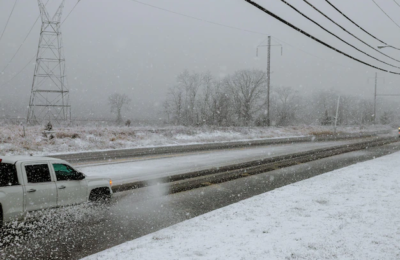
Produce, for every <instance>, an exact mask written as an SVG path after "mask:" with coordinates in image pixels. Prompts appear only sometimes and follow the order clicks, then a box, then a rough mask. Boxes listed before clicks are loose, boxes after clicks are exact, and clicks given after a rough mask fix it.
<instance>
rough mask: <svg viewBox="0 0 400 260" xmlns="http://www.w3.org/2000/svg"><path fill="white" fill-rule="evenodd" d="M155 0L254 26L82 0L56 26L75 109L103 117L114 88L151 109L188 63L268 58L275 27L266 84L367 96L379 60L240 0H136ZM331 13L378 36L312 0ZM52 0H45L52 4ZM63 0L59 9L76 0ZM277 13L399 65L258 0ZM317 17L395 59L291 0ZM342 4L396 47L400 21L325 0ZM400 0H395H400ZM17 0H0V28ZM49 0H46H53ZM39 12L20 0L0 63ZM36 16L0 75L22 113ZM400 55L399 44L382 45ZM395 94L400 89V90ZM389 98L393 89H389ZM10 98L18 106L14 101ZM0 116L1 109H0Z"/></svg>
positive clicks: (394, 13) (231, 66)
mask: <svg viewBox="0 0 400 260" xmlns="http://www.w3.org/2000/svg"><path fill="white" fill-rule="evenodd" d="M141 1H142V2H143V3H148V4H151V5H154V6H158V7H161V8H165V9H169V10H171V11H174V12H178V13H182V14H186V15H189V16H193V17H197V18H200V19H204V20H208V21H213V22H216V23H221V24H225V25H228V26H233V27H238V28H243V29H246V30H251V31H255V32H259V33H250V32H246V31H241V30H236V29H230V28H226V27H222V26H218V25H215V24H210V23H207V22H202V21H199V20H195V19H190V18H187V17H183V16H180V15H177V14H173V13H169V12H165V11H162V10H159V9H156V8H152V7H149V6H146V5H143V4H140V3H137V2H135V1H132V0H112V1H111V0H108V1H107V0H81V1H80V3H79V4H78V5H77V7H76V9H75V10H74V11H73V12H72V13H71V15H70V16H69V18H68V20H67V21H66V22H65V23H64V24H63V26H62V27H63V28H62V33H63V41H64V51H65V57H66V66H67V76H68V83H69V88H70V91H71V92H70V93H71V94H70V99H71V104H72V106H73V116H74V115H75V116H77V117H84V116H90V115H93V116H96V117H109V116H110V115H111V114H110V113H109V108H108V104H107V97H108V96H109V95H110V94H112V93H115V92H119V93H126V94H127V95H129V97H130V98H131V99H132V107H133V108H132V111H131V114H132V117H133V118H141V117H145V116H151V117H153V118H154V117H156V116H157V113H156V112H157V111H159V110H160V109H161V108H160V105H161V103H162V101H163V99H164V97H165V95H166V91H167V90H168V88H169V87H170V86H171V85H173V84H174V82H175V78H176V76H177V75H178V74H179V73H180V72H182V71H183V70H184V69H188V70H189V71H196V72H205V71H210V72H211V73H212V74H214V75H215V76H218V77H222V76H224V75H227V74H230V73H233V72H234V71H236V70H240V69H252V68H256V69H262V70H265V67H266V49H264V50H261V51H260V55H259V57H258V58H256V57H255V49H256V46H257V45H258V44H259V43H261V42H262V41H263V40H265V39H266V36H267V35H268V34H270V35H272V37H273V42H274V43H278V42H280V43H283V48H284V50H283V56H281V54H280V49H279V48H274V49H273V51H272V71H273V74H272V77H271V81H272V85H273V86H280V85H285V86H292V87H294V88H296V89H298V90H299V91H300V92H301V93H305V94H307V93H311V92H312V91H313V90H319V89H334V90H337V91H340V92H341V93H342V94H349V95H362V96H365V97H369V98H371V99H372V98H373V91H374V86H373V80H370V82H369V83H368V78H369V77H373V76H374V73H375V70H374V69H372V68H369V67H367V66H365V65H362V64H359V63H357V62H355V61H352V60H350V59H348V58H346V57H344V56H343V55H340V54H338V53H336V52H334V51H332V50H330V49H327V48H326V47H324V46H322V45H320V44H318V43H316V42H315V41H313V40H312V39H309V38H307V37H305V36H304V35H302V34H300V33H299V32H297V31H295V30H293V29H291V28H289V27H288V26H286V25H284V24H283V23H281V22H279V21H277V20H275V19H274V18H272V17H270V16H268V15H266V14H265V13H263V12H261V11H259V10H258V9H256V8H254V7H253V6H251V5H250V4H248V3H247V2H245V1H244V0H168V1H166V0H141ZM309 1H310V2H311V3H312V4H314V5H315V6H316V7H318V8H319V9H320V10H322V11H324V12H325V13H326V14H327V15H329V16H330V17H331V18H333V19H334V20H335V21H337V22H338V23H339V24H341V25H342V26H344V27H345V28H347V29H348V30H349V31H351V32H352V33H354V34H355V35H357V36H358V37H359V38H361V39H362V40H364V41H366V42H367V43H369V44H370V45H372V46H377V45H380V43H379V42H378V41H377V40H374V39H373V38H371V37H370V36H368V35H367V34H365V33H363V32H362V31H361V30H359V29H358V28H356V27H355V26H354V25H352V24H351V23H350V22H348V21H347V20H345V19H344V18H343V17H342V16H341V15H339V14H338V13H337V12H336V11H335V10H334V9H332V8H331V7H330V6H329V5H328V4H327V3H326V2H325V1H323V0H309ZM375 1H376V2H377V3H378V4H379V5H381V6H382V8H383V9H384V10H385V11H386V12H387V13H388V14H389V15H390V16H391V17H392V18H393V19H395V21H396V22H397V23H398V24H400V18H399V15H398V14H399V13H400V7H399V6H398V5H396V3H395V2H394V1H393V0H375ZM52 2H57V1H56V0H50V3H49V4H50V5H51V4H52ZM76 2H77V1H76V0H66V6H65V9H64V18H65V16H66V14H68V13H69V12H70V10H71V9H72V7H73V6H74V5H75V4H76ZM256 2H257V3H259V4H261V5H263V6H265V7H266V8H268V9H269V10H271V11H273V12H274V13H276V14H277V15H279V16H280V17H282V18H284V19H286V20H288V21H289V22H291V23H293V24H295V25H296V26H298V27H300V28H301V29H303V30H305V31H307V32H309V33H311V34H312V35H314V36H316V37H317V38H319V39H321V40H323V41H326V42H327V43H329V44H331V45H333V46H334V47H336V48H338V49H340V50H342V51H344V52H346V53H348V54H350V55H352V56H354V57H356V58H359V59H361V60H363V61H365V62H368V63H371V64H373V65H376V66H379V67H382V68H384V69H390V70H395V71H399V72H400V70H399V69H398V70H396V69H395V68H391V67H389V66H386V65H384V64H382V63H380V62H378V61H375V60H373V59H371V58H369V57H367V56H365V55H363V54H361V53H359V52H357V51H356V50H354V49H352V48H351V47H349V46H346V45H345V44H343V43H341V42H340V41H339V40H337V39H335V38H334V37H332V36H330V35H329V34H328V33H326V32H324V31H323V30H321V29H320V28H318V27H317V26H315V25H314V24H312V23H311V22H309V21H307V20H306V19H305V18H303V17H301V16H300V15H298V14H297V13H296V12H294V11H293V10H292V9H290V8H289V7H288V6H286V5H285V4H283V3H282V2H281V1H280V0H257V1H256ZM288 2H290V3H291V4H293V5H294V6H296V7H297V8H298V9H299V10H301V11H302V12H304V13H305V14H307V15H309V16H310V17H311V18H313V19H315V21H317V22H319V23H321V25H323V26H325V27H326V28H328V29H330V30H332V32H334V33H336V34H337V35H338V36H340V37H342V38H343V39H345V40H346V41H348V42H349V43H351V44H354V45H356V46H357V47H358V48H360V49H362V50H364V51H366V52H368V53H369V54H371V55H373V56H376V57H377V58H379V59H381V60H384V61H386V62H388V63H391V64H394V65H396V66H400V63H399V62H396V61H393V60H390V59H389V58H386V57H384V56H383V55H381V54H379V53H377V52H375V51H373V50H372V49H369V48H368V47H367V46H365V45H363V44H362V43H360V42H359V41H357V40H356V39H354V38H352V37H351V36H349V35H348V34H346V33H345V32H344V31H342V30H341V29H340V28H338V27H336V26H335V25H334V24H332V23H331V22H329V21H328V20H327V19H326V18H324V17H323V16H321V15H320V14H318V13H317V12H316V11H315V10H313V9H312V8H310V7H309V6H308V5H306V4H305V3H304V2H303V1H302V0H288ZM331 2H332V3H334V4H335V5H336V6H337V7H338V8H339V9H340V10H342V11H343V12H344V13H345V14H347V15H348V16H349V17H350V18H351V19H353V20H354V21H355V22H357V23H358V24H360V25H361V26H363V27H364V28H365V29H366V30H367V31H369V32H370V33H372V34H373V35H375V36H377V37H378V38H381V39H382V40H384V41H386V42H387V43H389V44H391V45H394V46H397V47H400V27H397V26H396V25H395V24H394V23H393V22H392V21H390V20H389V18H388V17H386V16H385V15H384V14H383V13H382V12H381V10H379V9H378V7H377V6H376V5H375V4H374V3H373V1H372V0H351V1H349V0H331ZM399 2H400V1H399ZM13 4H14V0H0V33H1V32H2V31H3V29H4V26H5V24H6V21H7V18H8V16H9V14H10V12H11V9H12V6H13ZM49 8H51V6H49ZM38 16H39V8H38V5H37V1H32V0H29V1H28V0H18V3H17V5H16V8H15V10H14V13H13V15H12V17H11V20H10V22H9V24H8V27H7V30H6V31H5V33H4V37H3V39H2V40H1V41H0V72H1V71H2V70H3V68H4V67H5V66H6V65H7V63H8V61H9V60H10V59H11V58H12V56H13V55H14V53H15V51H16V50H17V49H18V47H19V46H20V44H21V43H22V41H23V40H24V38H25V37H26V35H27V33H28V31H29V29H30V28H31V27H32V25H33V24H34V22H35V20H36V18H37V17H38ZM39 32H40V20H39V21H38V22H37V23H36V25H35V26H34V28H33V30H32V33H31V34H30V35H29V37H28V38H27V40H26V42H25V43H24V44H23V46H22V48H21V51H20V52H18V54H17V56H16V57H15V59H14V60H13V61H12V63H11V64H10V65H9V66H8V68H7V69H6V70H5V71H4V73H3V74H2V75H0V108H3V109H4V110H3V113H2V114H3V115H4V114H19V115H20V116H26V111H27V110H26V107H27V105H28V100H29V95H30V92H31V84H32V77H33V70H34V63H33V62H32V63H31V64H29V65H28V67H27V68H26V69H25V70H23V71H22V73H21V74H20V75H19V76H18V77H15V79H13V80H12V81H11V82H8V81H9V79H10V78H11V77H13V76H14V75H15V73H17V72H19V71H20V69H22V68H23V67H24V66H25V65H26V64H27V62H28V61H29V60H30V59H31V58H32V57H34V56H35V54H36V52H37V46H38V40H39ZM382 52H385V53H387V54H388V55H390V56H393V57H395V58H397V59H399V60H400V51H396V50H393V49H389V48H386V49H382ZM379 76H381V77H384V78H385V83H384V82H383V80H381V81H380V85H379V88H378V93H399V94H400V86H399V84H398V83H399V79H400V76H396V75H390V74H388V73H384V72H379ZM397 98H400V97H397ZM390 99H391V100H395V99H396V98H394V97H391V98H390ZM10 108H13V110H15V111H10V110H9V109H10ZM0 116H1V115H0Z"/></svg>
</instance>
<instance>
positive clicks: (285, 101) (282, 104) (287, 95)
mask: <svg viewBox="0 0 400 260" xmlns="http://www.w3.org/2000/svg"><path fill="white" fill-rule="evenodd" d="M274 92H275V95H276V113H275V114H276V124H277V125H289V124H293V123H294V120H295V118H296V111H297V110H299V106H300V100H299V96H298V93H297V91H295V90H293V89H292V88H291V87H278V88H276V89H275V91H274Z"/></svg>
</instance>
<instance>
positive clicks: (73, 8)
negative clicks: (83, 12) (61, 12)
mask: <svg viewBox="0 0 400 260" xmlns="http://www.w3.org/2000/svg"><path fill="white" fill-rule="evenodd" d="M80 1H81V0H78V2H76V4H75V5H74V7H72V9H71V11H69V13H68V14H67V16H66V17H65V19H64V21H62V23H61V25H63V23H65V21H66V20H67V19H68V17H69V16H70V14H71V13H72V12H73V11H74V10H75V7H76V6H77V5H78V4H79V2H80Z"/></svg>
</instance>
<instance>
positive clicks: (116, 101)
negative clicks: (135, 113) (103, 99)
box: [108, 93, 131, 124]
mask: <svg viewBox="0 0 400 260" xmlns="http://www.w3.org/2000/svg"><path fill="white" fill-rule="evenodd" d="M130 102H131V99H130V98H129V97H128V96H127V95H126V94H119V93H115V94H112V95H111V96H109V97H108V103H109V104H110V108H111V113H115V114H116V115H117V123H118V124H120V123H122V116H121V111H122V109H124V108H125V107H126V106H127V105H128V104H129V103H130Z"/></svg>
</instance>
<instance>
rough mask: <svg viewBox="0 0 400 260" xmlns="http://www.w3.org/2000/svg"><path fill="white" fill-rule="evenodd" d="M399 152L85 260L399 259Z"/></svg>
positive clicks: (168, 229) (280, 190) (226, 209)
mask: <svg viewBox="0 0 400 260" xmlns="http://www.w3.org/2000/svg"><path fill="white" fill-rule="evenodd" d="M399 204H400V152H397V153H394V154H391V155H388V156H384V157H381V158H378V159H374V160H371V161H367V162H364V163H359V164H355V165H352V166H349V167H346V168H342V169H339V170H335V171H332V172H329V173H326V174H323V175H320V176H317V177H314V178H311V179H308V180H304V181H301V182H297V183H295V184H292V185H288V186H285V187H282V188H279V189H276V190H273V191H271V192H268V193H264V194H262V195H258V196H255V197H252V198H249V199H246V200H243V201H241V202H238V203H235V204H232V205H230V206H227V207H224V208H221V209H218V210H215V211H212V212H209V213H207V214H204V215H202V216H199V217H195V218H193V219H190V220H187V221H185V222H182V223H180V224H177V225H174V226H171V227H169V228H165V229H163V230H160V231H158V232H155V233H152V234H149V235H146V236H144V237H141V238H138V239H136V240H133V241H131V242H127V243H124V244H122V245H119V246H116V247H114V248H111V249H108V250H106V251H103V252H100V253H98V254H95V255H92V256H90V257H87V258H85V259H86V260H94V259H96V260H100V259H123V260H128V259H142V260H145V259H202V260H203V259H204V260H205V259H238V260H239V259H246V260H247V259H400V242H399V241H400V208H399Z"/></svg>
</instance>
